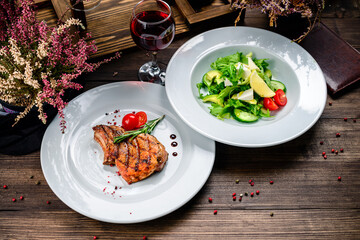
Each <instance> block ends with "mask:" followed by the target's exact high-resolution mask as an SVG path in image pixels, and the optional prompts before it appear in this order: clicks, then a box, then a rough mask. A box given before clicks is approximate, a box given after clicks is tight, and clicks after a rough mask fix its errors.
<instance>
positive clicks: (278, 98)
mask: <svg viewBox="0 0 360 240" xmlns="http://www.w3.org/2000/svg"><path fill="white" fill-rule="evenodd" d="M274 100H275V102H276V104H277V105H279V106H285V105H286V103H287V97H286V95H285V93H284V91H283V90H282V89H278V90H276V92H275V96H274Z"/></svg>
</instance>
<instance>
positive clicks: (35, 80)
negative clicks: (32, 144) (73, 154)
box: [0, 0, 119, 131]
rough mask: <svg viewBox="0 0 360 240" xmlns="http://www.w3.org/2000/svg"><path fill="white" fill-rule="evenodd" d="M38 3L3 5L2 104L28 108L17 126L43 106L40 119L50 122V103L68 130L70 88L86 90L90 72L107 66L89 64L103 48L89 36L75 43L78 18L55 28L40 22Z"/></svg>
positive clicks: (1, 0)
mask: <svg viewBox="0 0 360 240" xmlns="http://www.w3.org/2000/svg"><path fill="white" fill-rule="evenodd" d="M32 3H33V2H32V0H0V99H1V100H3V101H5V102H7V103H9V104H12V105H16V106H25V107H26V108H25V110H24V111H23V112H21V113H19V114H18V116H17V117H16V119H15V123H14V125H15V124H16V123H17V122H18V121H19V120H20V119H22V118H23V117H24V116H26V114H27V113H28V112H29V111H30V110H31V109H32V108H33V107H37V108H38V112H39V115H38V116H39V119H41V121H42V122H43V123H46V119H47V115H46V113H45V112H44V111H43V106H44V104H45V103H47V104H50V105H52V106H53V107H55V108H56V109H57V110H58V113H59V116H60V117H61V118H62V119H61V122H60V126H61V129H62V131H64V129H65V128H66V127H65V123H66V122H65V119H64V113H63V109H64V107H65V106H66V104H67V102H65V101H64V100H63V96H64V93H65V90H66V89H76V90H79V89H81V88H82V85H81V84H79V83H76V82H74V80H75V79H76V78H77V77H79V76H80V75H81V74H82V73H84V72H92V71H94V70H95V69H96V68H98V67H99V66H100V65H101V64H102V63H104V62H108V61H111V60H112V59H113V58H118V57H119V54H115V56H114V57H113V58H110V59H106V60H104V61H102V62H98V63H88V62H87V61H88V59H89V55H90V54H92V53H95V52H96V51H97V48H96V46H95V42H94V41H89V38H90V37H91V36H90V34H87V35H86V37H85V38H79V39H78V40H77V41H76V42H74V39H76V38H75V35H74V33H72V32H71V31H70V27H71V26H82V25H81V22H80V21H79V20H78V19H73V18H72V19H68V20H67V21H66V22H65V23H62V24H58V26H56V27H49V26H48V25H47V24H46V23H45V22H44V21H42V22H40V21H38V20H37V19H36V12H35V11H34V9H33V7H32Z"/></svg>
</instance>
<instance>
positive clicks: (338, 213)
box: [0, 9, 360, 240]
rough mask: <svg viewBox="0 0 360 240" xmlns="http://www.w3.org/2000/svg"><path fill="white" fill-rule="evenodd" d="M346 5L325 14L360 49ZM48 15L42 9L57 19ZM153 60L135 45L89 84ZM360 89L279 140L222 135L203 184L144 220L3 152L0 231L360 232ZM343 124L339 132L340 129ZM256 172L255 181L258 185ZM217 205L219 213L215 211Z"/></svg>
mask: <svg viewBox="0 0 360 240" xmlns="http://www.w3.org/2000/svg"><path fill="white" fill-rule="evenodd" d="M346 12H351V15H350V16H347V15H346V14H345V16H344V17H343V18H338V17H336V16H335V15H334V16H332V15H330V14H328V13H327V15H326V16H327V17H326V18H323V19H322V20H323V22H324V23H325V24H326V25H327V26H329V27H330V28H331V29H333V30H334V31H335V32H337V33H338V34H339V35H340V36H341V37H342V38H344V39H345V40H346V41H348V42H349V43H350V44H351V45H352V46H354V47H355V48H357V49H358V50H360V33H359V28H360V19H359V18H353V17H352V16H354V12H356V9H355V10H354V9H352V10H351V11H350V10H349V11H346ZM47 14H48V13H42V16H43V17H44V18H48V19H51V18H49V16H50V15H47ZM104 17H106V16H104ZM267 23H268V22H267V18H266V17H264V16H262V15H259V14H258V13H256V12H253V11H248V12H247V17H246V18H245V22H244V24H245V25H246V26H252V27H260V28H265V29H269V28H268V26H267ZM205 25H206V24H205ZM220 25H222V26H225V25H232V22H223V23H221V24H220ZM217 26H218V25H212V26H200V27H198V28H193V29H191V31H190V32H188V33H186V34H183V35H180V36H177V37H176V38H175V40H174V42H173V43H172V44H171V45H170V47H169V48H168V49H166V50H164V51H162V52H160V53H159V59H160V61H163V62H165V63H167V62H168V61H169V59H170V58H171V56H172V55H173V54H174V52H175V51H176V50H177V49H178V48H179V47H180V46H181V45H182V44H183V43H185V42H186V41H187V40H189V39H190V38H191V37H192V36H195V35H196V34H198V33H199V32H202V31H204V30H207V29H211V28H213V27H217ZM129 41H130V40H129ZM105 42H106V41H104V42H103V43H104V44H105ZM108 44H110V43H108ZM111 46H112V45H111V44H110V47H111ZM104 47H105V45H104ZM146 59H147V57H146V56H145V54H144V52H143V51H142V50H138V49H137V48H131V49H128V50H126V51H124V53H123V56H122V57H121V58H120V59H119V60H116V61H114V62H111V63H109V64H106V65H103V66H102V67H101V68H100V69H99V70H98V71H97V72H95V73H92V74H87V75H86V76H85V79H86V81H87V83H86V86H85V89H86V90H88V89H91V88H93V87H96V86H99V85H102V84H106V83H110V82H116V81H128V80H137V78H136V73H137V70H138V68H139V66H140V65H141V64H142V63H143V62H145V61H146ZM115 71H116V72H118V75H116V76H115V77H114V76H113V73H114V72H115ZM359 95H360V87H359V84H357V85H355V86H353V87H352V88H351V89H348V90H347V91H346V92H344V93H343V94H342V95H340V96H338V97H336V98H334V97H331V96H328V99H327V102H332V105H331V106H330V105H329V104H327V105H326V107H325V110H324V113H323V114H322V116H321V118H320V119H319V121H318V122H317V123H316V124H315V125H314V126H313V127H312V128H311V129H310V130H309V131H307V132H306V133H305V134H304V135H302V136H300V137H299V138H297V139H294V140H292V141H290V142H288V143H285V144H282V145H280V146H274V147H269V148H258V149H247V148H238V147H232V146H228V145H224V144H221V143H217V144H216V161H215V166H214V168H213V171H212V173H211V175H210V178H209V179H208V181H207V182H206V184H205V186H204V187H203V188H202V189H201V191H200V192H199V193H198V194H197V195H196V196H195V197H194V198H193V199H192V200H191V201H189V202H188V203H187V204H186V205H185V206H183V207H181V208H180V209H178V210H176V211H175V212H173V213H170V214H168V215H167V216H164V217H162V218H159V219H156V220H153V221H149V222H145V223H139V224H129V225H120V224H109V223H104V222H99V221H96V220H92V219H89V218H87V217H84V216H82V215H81V214H79V213H77V212H75V211H73V210H71V209H70V208H69V207H67V206H66V205H65V204H64V203H62V201H61V200H60V199H59V198H57V196H56V195H55V194H54V193H53V192H52V191H51V189H50V188H49V186H48V185H47V183H46V180H45V178H44V176H43V174H42V171H41V165H40V153H39V151H37V152H34V153H32V154H28V155H25V156H7V155H1V154H0V161H1V164H0V186H3V185H4V184H6V185H8V188H7V189H3V188H1V187H0V239H76V240H77V239H93V236H97V237H98V239H100V240H102V239H127V240H128V239H143V236H147V239H149V240H152V239H186V240H187V239H220V238H222V239H360V228H359V226H360V147H359V146H360V136H359V133H360V107H359V106H360V100H359ZM344 117H347V118H348V121H346V122H345V121H344ZM353 119H357V121H356V122H354V121H353ZM285 130H286V129H281V130H279V131H285ZM337 132H339V133H341V137H339V138H337V137H336V136H335V134H336V133H337ZM320 141H324V144H323V145H320ZM332 148H334V149H336V150H339V149H340V148H344V152H342V153H339V154H337V155H336V154H332V153H331V149H332ZM323 151H325V152H327V156H328V158H327V159H326V160H325V159H324V158H323V157H322V156H321V153H322V152H323ZM30 176H33V178H30ZM338 176H342V181H338V180H337V177H338ZM236 179H239V180H240V182H239V184H236V183H235V180H236ZM249 179H253V180H254V181H255V186H254V187H251V186H250V185H249V184H248V180H249ZM269 180H273V181H274V184H272V185H271V184H269ZM37 181H40V184H39V185H37V184H36V182H37ZM254 190H255V191H256V190H260V194H259V195H255V196H254V197H253V198H251V197H243V200H242V201H241V202H239V201H233V200H232V193H233V192H236V193H237V194H240V193H243V194H244V193H245V192H251V191H254ZM20 196H24V200H19V197H20ZM175 197H181V196H175ZM208 197H212V198H213V202H212V203H209V202H208ZM12 198H17V201H16V202H12V201H11V199H12ZM46 201H51V204H47V203H46ZM215 209H217V210H218V214H217V215H213V210H215ZM270 213H273V214H274V215H273V216H272V217H271V216H270Z"/></svg>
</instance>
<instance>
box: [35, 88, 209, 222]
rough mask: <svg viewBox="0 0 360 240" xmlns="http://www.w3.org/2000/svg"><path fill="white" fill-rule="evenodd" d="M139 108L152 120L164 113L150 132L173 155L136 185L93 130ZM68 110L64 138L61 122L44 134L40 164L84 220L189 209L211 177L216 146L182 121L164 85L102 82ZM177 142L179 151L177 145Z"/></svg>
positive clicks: (139, 217)
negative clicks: (106, 154) (106, 160)
mask: <svg viewBox="0 0 360 240" xmlns="http://www.w3.org/2000/svg"><path fill="white" fill-rule="evenodd" d="M133 111H144V112H146V114H147V116H148V120H151V119H155V118H158V117H160V116H162V115H165V118H164V119H163V120H162V121H161V122H160V123H159V124H158V125H157V126H156V128H155V129H154V131H153V132H152V133H151V134H152V135H154V136H155V137H156V138H157V139H158V140H159V141H160V142H161V143H162V144H163V145H164V146H165V149H166V151H167V152H168V153H169V156H168V161H167V163H166V165H165V167H164V169H162V171H161V172H158V173H154V174H153V175H151V176H149V177H148V178H146V179H144V180H142V181H140V182H136V183H132V184H130V185H129V184H127V183H126V182H125V181H124V180H123V179H122V178H121V176H119V175H118V172H117V168H116V166H115V167H114V166H109V165H103V163H102V162H103V152H102V149H101V147H100V145H99V144H98V143H97V142H96V141H95V140H94V133H93V130H92V127H93V126H95V125H97V124H106V125H108V122H110V123H111V124H116V123H115V122H118V123H117V125H119V123H121V117H123V116H124V115H125V114H127V113H130V112H133ZM64 113H65V119H66V121H67V123H66V126H67V128H66V131H65V133H64V134H62V133H61V131H60V127H59V123H60V119H59V118H56V119H54V120H53V121H52V123H51V124H50V126H49V127H48V128H47V130H46V132H45V135H44V138H43V141H42V146H41V155H40V157H41V167H42V170H43V173H44V176H45V178H46V181H47V183H48V184H49V186H50V188H51V189H52V190H53V192H54V193H55V194H56V195H57V196H58V197H59V198H60V199H61V200H62V201H63V202H64V203H65V204H66V205H68V206H69V207H70V208H72V209H73V210H75V211H77V212H79V213H81V214H83V215H85V216H88V217H90V218H94V219H97V220H100V221H105V222H111V223H137V222H143V221H148V220H151V219H155V218H158V217H161V216H163V215H165V214H168V213H170V212H172V211H174V210H176V209H178V208H179V207H181V206H182V205H184V204H185V203H186V202H187V201H189V200H190V199H191V198H192V197H193V196H195V194H196V193H197V192H198V191H199V190H200V189H201V188H202V186H203V185H204V184H205V182H206V180H207V178H208V177H209V175H210V172H211V170H212V166H213V164H214V160H215V142H214V141H212V140H210V139H208V138H206V137H204V136H202V135H200V134H198V133H197V132H195V131H193V130H192V129H191V128H189V127H188V126H187V125H186V124H184V123H183V122H182V121H181V120H180V119H179V118H178V117H177V115H176V113H175V112H174V111H173V110H172V108H171V106H170V103H169V102H168V100H167V97H166V93H165V88H164V87H163V86H160V85H157V84H151V83H144V82H118V83H113V84H106V85H102V86H100V87H97V88H93V89H91V90H89V91H86V92H84V93H83V94H81V95H79V96H78V97H77V98H75V99H73V100H72V101H71V102H70V103H69V104H68V105H67V106H66V108H65V110H64ZM172 134H174V135H175V136H176V138H175V139H174V136H172V137H170V136H171V135H172ZM174 141H176V143H177V146H172V145H173V144H172V143H173V142H174ZM175 153H176V154H175Z"/></svg>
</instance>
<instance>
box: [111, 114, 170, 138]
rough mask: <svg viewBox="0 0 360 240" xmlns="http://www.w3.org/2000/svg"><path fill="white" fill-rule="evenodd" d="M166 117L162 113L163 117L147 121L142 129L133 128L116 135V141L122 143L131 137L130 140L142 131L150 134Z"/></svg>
mask: <svg viewBox="0 0 360 240" xmlns="http://www.w3.org/2000/svg"><path fill="white" fill-rule="evenodd" d="M164 117H165V115H162V116H161V117H159V118H157V119H153V120H151V121H149V122H147V123H145V125H144V126H143V127H142V128H140V129H136V130H132V131H127V132H125V133H124V134H123V135H121V136H118V137H115V138H114V143H120V142H122V141H124V140H125V139H127V138H129V137H131V138H130V141H131V140H133V139H134V138H135V137H136V136H137V135H139V134H141V133H148V134H150V133H151V132H152V131H153V130H154V128H155V127H156V125H157V124H158V123H159V122H160V121H161V120H163V118H164Z"/></svg>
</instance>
